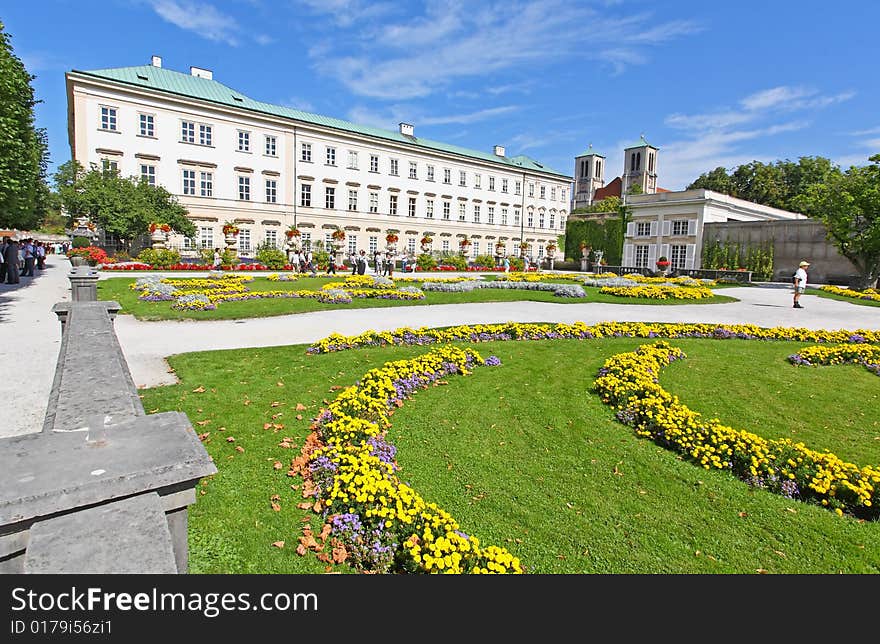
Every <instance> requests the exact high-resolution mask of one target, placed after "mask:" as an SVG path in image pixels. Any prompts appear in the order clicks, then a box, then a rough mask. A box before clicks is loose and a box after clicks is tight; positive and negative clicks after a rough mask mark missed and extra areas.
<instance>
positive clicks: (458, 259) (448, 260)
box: [440, 254, 467, 271]
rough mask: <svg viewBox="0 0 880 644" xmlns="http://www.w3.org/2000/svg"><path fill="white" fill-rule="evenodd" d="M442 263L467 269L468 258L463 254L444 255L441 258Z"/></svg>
mask: <svg viewBox="0 0 880 644" xmlns="http://www.w3.org/2000/svg"><path fill="white" fill-rule="evenodd" d="M440 263H441V264H444V265H446V266H452V267H453V268H455V270H457V271H464V270H467V260H466V259H465V258H464V257H462V256H461V255H458V254H456V255H444V256H443V257H441V258H440Z"/></svg>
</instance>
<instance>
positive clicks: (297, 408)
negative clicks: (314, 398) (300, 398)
mask: <svg viewBox="0 0 880 644" xmlns="http://www.w3.org/2000/svg"><path fill="white" fill-rule="evenodd" d="M296 410H297V411H305V410H306V406H305V405H303V404H302V403H296Z"/></svg>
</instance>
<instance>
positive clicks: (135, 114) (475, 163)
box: [66, 56, 572, 257]
mask: <svg viewBox="0 0 880 644" xmlns="http://www.w3.org/2000/svg"><path fill="white" fill-rule="evenodd" d="M66 80H67V100H68V130H69V132H68V136H69V139H70V146H71V151H72V154H73V158H74V159H76V160H77V161H78V162H79V163H81V164H82V165H83V166H84V167H86V168H88V167H90V165H91V164H97V165H98V166H101V165H103V166H104V167H105V168H112V169H115V170H118V171H119V172H120V174H121V175H122V176H137V177H144V178H146V180H147V181H149V182H150V183H155V184H158V185H162V186H164V187H165V188H166V189H167V190H168V191H169V192H171V193H172V194H173V195H175V196H176V197H177V198H178V200H179V201H180V202H181V203H182V204H183V205H184V206H185V207H186V208H187V210H188V211H189V216H190V218H191V219H192V220H193V222H194V223H195V224H196V227H197V229H198V233H197V236H196V237H195V239H192V240H190V239H185V238H183V237H182V236H179V235H173V236H172V238H171V239H170V240H169V242H170V243H169V245H170V246H171V247H174V248H179V249H180V250H181V251H183V252H184V254H186V253H187V251H193V252H195V251H196V249H197V248H213V247H215V246H216V247H222V246H223V234H222V232H221V231H222V227H223V224H224V223H225V222H227V221H230V222H235V223H236V224H237V226H238V227H239V230H240V234H239V237H238V249H239V252H240V253H241V254H242V255H244V256H252V253H253V251H254V249H255V248H256V246H257V245H259V244H262V243H265V242H268V243H270V244H272V245H276V246H278V247H279V248H281V247H283V246H284V241H285V236H284V235H285V231H286V230H287V229H288V228H289V227H291V226H294V225H295V226H296V227H297V228H299V229H300V230H301V231H302V234H303V238H302V239H303V242H304V243H311V242H314V241H317V240H322V241H324V242H325V243H329V240H330V235H331V233H332V231H333V230H335V229H336V228H337V227H339V228H341V229H343V230H345V231H346V243H345V245H344V248H343V250H344V251H346V252H353V251H356V250H366V251H367V252H372V251H374V250H376V249H377V248H383V247H384V246H385V231H386V230H388V229H393V230H396V231H399V232H398V235H399V239H400V241H399V245H398V248H401V246H402V249H403V250H409V251H411V252H413V253H416V249H417V248H418V247H419V246H420V240H421V238H422V237H423V236H425V235H427V236H430V237H432V238H433V244H432V250H433V251H438V252H443V251H449V252H456V251H458V249H459V241H460V239H461V238H464V237H467V238H469V239H470V240H471V241H472V244H471V246H470V248H469V249H468V253H469V254H470V255H471V256H476V255H479V254H495V245H496V244H497V243H499V242H501V243H502V244H503V245H504V251H505V254H519V244H520V242H521V241H522V240H524V241H525V242H526V243H528V244H529V250H528V254H530V255H531V256H533V257H541V256H543V255H544V248H545V246H546V245H547V243H548V242H550V241H554V242H555V241H556V240H557V237H558V236H559V235H562V234H564V232H565V220H566V217H567V215H568V207H569V201H570V198H571V195H570V194H569V190H570V185H571V181H572V178H571V177H569V176H567V175H565V174H562V173H560V172H556V171H554V170H552V169H550V168H547V167H545V166H543V165H542V164H540V163H538V162H537V161H535V160H533V159H531V158H529V157H527V156H522V155H520V156H513V157H508V156H506V153H505V149H504V148H503V147H501V146H495V148H494V150H492V151H487V152H482V151H479V150H470V149H466V148H462V147H458V146H454V145H449V144H445V143H438V142H436V141H431V140H427V139H422V138H419V137H418V136H416V135H415V132H414V128H413V126H412V125H410V124H406V123H401V124H400V130H399V131H388V130H382V129H379V128H374V127H367V126H362V125H356V124H354V123H350V122H347V121H343V120H339V119H335V118H330V117H326V116H320V115H318V114H311V113H308V112H303V111H300V110H295V109H292V108H289V107H283V106H279V105H273V104H270V103H264V102H261V101H258V100H254V99H252V98H249V97H247V96H245V95H244V94H242V93H241V92H238V91H236V90H234V89H231V88H230V87H227V86H226V85H223V84H222V83H220V82H218V81H216V80H214V79H213V75H212V73H211V72H210V71H209V70H206V69H200V68H197V67H191V68H190V73H189V74H184V73H181V72H176V71H172V70H169V69H164V68H163V67H162V60H161V58H159V57H158V56H154V57H153V59H152V63H151V64H150V65H143V66H138V67H121V68H114V69H102V70H93V71H77V70H74V71H70V72H68V73H67V74H66Z"/></svg>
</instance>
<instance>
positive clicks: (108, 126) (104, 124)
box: [99, 105, 119, 132]
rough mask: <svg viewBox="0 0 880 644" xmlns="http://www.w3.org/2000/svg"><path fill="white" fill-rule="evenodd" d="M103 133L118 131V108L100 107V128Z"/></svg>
mask: <svg viewBox="0 0 880 644" xmlns="http://www.w3.org/2000/svg"><path fill="white" fill-rule="evenodd" d="M99 129H101V130H104V131H105V132H118V131H119V108H118V107H113V106H112V105H102V106H101V127H100V128H99Z"/></svg>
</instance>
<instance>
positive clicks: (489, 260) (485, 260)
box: [474, 255, 495, 268]
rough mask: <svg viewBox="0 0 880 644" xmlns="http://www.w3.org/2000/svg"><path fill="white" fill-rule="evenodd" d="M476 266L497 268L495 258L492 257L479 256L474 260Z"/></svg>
mask: <svg viewBox="0 0 880 644" xmlns="http://www.w3.org/2000/svg"><path fill="white" fill-rule="evenodd" d="M474 264H476V265H477V266H485V267H487V268H492V267H493V266H495V258H494V257H493V256H492V255H477V256H476V257H475V258H474Z"/></svg>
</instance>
